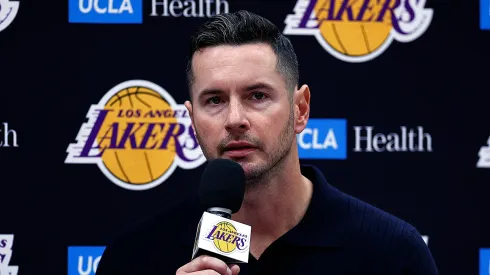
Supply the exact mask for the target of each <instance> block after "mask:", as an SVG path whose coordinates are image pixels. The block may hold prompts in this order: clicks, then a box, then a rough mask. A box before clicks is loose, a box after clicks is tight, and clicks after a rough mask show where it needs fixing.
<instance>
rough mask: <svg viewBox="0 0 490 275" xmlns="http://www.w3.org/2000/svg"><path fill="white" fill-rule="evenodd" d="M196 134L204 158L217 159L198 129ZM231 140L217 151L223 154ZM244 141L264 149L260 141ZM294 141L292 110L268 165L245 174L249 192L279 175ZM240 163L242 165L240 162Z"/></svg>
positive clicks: (223, 143) (249, 169)
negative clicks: (222, 151) (224, 148)
mask: <svg viewBox="0 0 490 275" xmlns="http://www.w3.org/2000/svg"><path fill="white" fill-rule="evenodd" d="M195 132H196V133H195V134H196V138H197V140H198V141H199V144H200V146H201V150H202V152H203V154H204V157H205V158H206V159H207V160H212V159H216V158H217V157H216V156H213V154H211V150H209V148H208V146H207V145H206V143H204V142H203V140H202V138H201V135H200V134H199V131H198V129H197V128H196V129H195ZM229 140H232V139H226V140H223V141H222V142H221V143H220V145H219V146H218V147H219V148H218V150H217V151H218V152H221V149H222V148H223V146H225V145H226V143H228V141H229ZM241 140H242V139H241ZM244 140H247V141H249V142H251V143H253V144H259V148H262V147H261V146H260V145H261V144H262V143H261V142H260V141H258V140H255V141H254V139H244ZM293 140H294V113H293V108H290V111H289V118H288V121H287V124H286V125H285V127H284V128H283V129H282V131H281V133H280V135H279V138H278V140H277V143H276V144H277V145H278V146H279V147H278V148H277V149H276V150H274V151H273V152H271V153H266V155H267V157H268V158H267V159H268V160H267V161H266V163H258V164H249V165H248V167H247V171H246V173H245V188H246V189H247V191H249V190H252V189H255V188H257V187H261V186H263V185H265V184H267V182H268V179H270V178H271V176H273V175H274V174H277V173H279V172H280V171H282V170H283V169H284V164H285V160H286V158H287V156H288V155H289V154H290V152H291V148H292V143H293ZM220 148H221V149H220ZM263 152H264V153H265V151H263ZM238 163H240V161H238Z"/></svg>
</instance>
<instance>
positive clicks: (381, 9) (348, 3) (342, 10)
mask: <svg viewBox="0 0 490 275" xmlns="http://www.w3.org/2000/svg"><path fill="white" fill-rule="evenodd" d="M425 1H426V0H417V1H412V0H387V1H375V0H298V2H297V3H296V6H295V8H294V11H295V14H290V15H288V16H287V18H286V20H285V23H286V27H285V29H284V34H286V35H311V36H315V37H316V39H317V41H318V42H319V43H320V45H321V46H322V47H323V48H324V49H325V50H326V51H327V52H328V53H330V54H331V55H333V56H334V57H336V58H337V59H340V60H342V61H346V62H353V63H354V62H366V61H369V60H372V59H374V58H376V57H378V56H379V55H380V54H381V53H383V52H384V51H385V50H386V49H387V48H388V47H389V46H390V45H391V43H392V41H393V40H396V41H398V42H404V43H406V42H411V41H414V40H415V39H417V38H418V37H420V36H421V35H422V34H423V33H424V32H425V31H426V30H427V28H428V26H429V24H430V22H431V21H432V14H433V11H432V9H427V8H425Z"/></svg>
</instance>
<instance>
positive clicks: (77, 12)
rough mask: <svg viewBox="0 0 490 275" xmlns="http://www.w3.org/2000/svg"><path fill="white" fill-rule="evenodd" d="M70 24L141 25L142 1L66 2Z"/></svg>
mask: <svg viewBox="0 0 490 275" xmlns="http://www.w3.org/2000/svg"><path fill="white" fill-rule="evenodd" d="M68 1H69V2H68V21H69V22H70V23H94V24H141V23H143V4H142V2H143V0H68Z"/></svg>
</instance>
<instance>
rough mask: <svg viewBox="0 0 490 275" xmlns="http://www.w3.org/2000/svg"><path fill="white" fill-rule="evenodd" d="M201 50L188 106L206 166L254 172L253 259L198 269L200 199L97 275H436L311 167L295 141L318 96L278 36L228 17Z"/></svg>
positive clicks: (389, 223) (159, 222) (410, 244)
mask: <svg viewBox="0 0 490 275" xmlns="http://www.w3.org/2000/svg"><path fill="white" fill-rule="evenodd" d="M191 46H192V51H191V60H190V63H189V66H188V80H189V89H190V96H191V99H190V101H187V102H186V103H185V105H186V107H187V109H188V111H189V114H190V116H191V118H192V124H193V128H194V131H195V132H196V136H197V139H198V141H199V144H200V146H201V148H202V150H203V152H204V155H205V157H206V158H207V159H208V160H210V159H215V158H228V159H231V160H234V161H236V162H238V163H239V164H240V165H241V166H242V167H243V169H244V171H245V176H246V192H245V197H244V201H243V204H242V207H241V209H240V211H239V212H237V213H236V214H234V215H233V216H232V219H233V220H235V221H238V222H241V223H244V224H248V225H250V226H251V228H252V234H251V236H252V237H251V244H250V261H249V263H247V264H238V265H229V266H228V265H226V264H225V263H224V262H222V261H221V260H218V259H216V258H213V257H209V256H201V257H199V258H197V259H194V260H192V261H190V256H191V253H192V245H193V242H194V237H195V233H196V225H197V222H198V220H199V218H200V216H201V215H202V212H200V211H199V208H198V203H197V200H196V199H194V200H191V201H189V202H186V203H185V204H182V205H180V206H178V207H176V208H175V209H172V210H170V211H167V212H165V213H162V215H161V216H159V217H155V218H154V219H152V220H150V221H148V222H146V223H145V224H143V225H141V226H140V227H139V228H137V229H136V230H135V231H134V232H132V233H129V234H127V235H126V236H123V237H121V238H118V239H117V240H116V241H115V242H114V243H113V244H111V245H109V246H108V247H107V249H106V251H105V252H104V255H103V257H102V260H101V262H100V264H99V266H98V270H97V274H98V275H105V274H195V275H197V274H221V275H226V274H233V275H236V274H238V272H239V273H240V274H336V275H337V274H356V275H361V274H376V275H381V274H418V275H425V274H437V269H436V266H435V263H434V260H433V258H432V256H431V253H430V252H429V249H428V247H427V245H426V244H425V243H424V241H423V239H422V237H421V236H420V234H419V233H418V232H417V230H416V229H415V228H414V227H413V226H411V225H410V224H408V223H406V222H404V221H402V220H400V219H398V218H396V217H394V216H392V215H390V214H387V213H385V212H383V211H381V210H379V209H377V208H375V207H373V206H371V205H368V204H366V203H365V202H362V201H360V200H358V199H356V198H353V197H351V196H349V195H347V194H344V193H342V192H340V191H339V190H337V189H336V188H334V187H333V186H331V185H329V184H328V183H327V182H326V180H325V178H324V177H323V175H322V173H321V172H320V171H319V170H318V169H316V168H315V167H313V166H301V165H300V163H299V157H298V150H297V145H296V134H298V133H301V131H303V130H304V128H305V127H306V124H307V121H308V118H309V112H310V90H309V88H308V86H306V85H303V86H301V87H298V62H297V59H296V55H295V53H294V50H293V47H292V45H291V43H290V41H289V40H288V39H287V38H286V37H284V36H283V35H282V34H281V32H280V31H279V30H278V29H277V28H276V26H274V25H273V24H272V23H271V22H269V21H268V20H266V19H264V18H262V17H260V16H257V15H255V14H252V13H249V12H246V11H240V12H236V13H231V14H222V15H218V16H215V17H214V18H212V19H210V21H209V22H207V23H206V24H205V25H204V26H203V27H202V28H201V29H200V30H199V31H198V33H197V34H196V35H195V36H194V37H193V38H192V43H191ZM181 217H185V219H182V218H181ZM170 221H171V223H172V224H169V222H170ZM175 221H179V222H178V223H176V224H175V223H174V222H175Z"/></svg>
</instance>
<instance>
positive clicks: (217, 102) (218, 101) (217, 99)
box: [206, 96, 221, 105]
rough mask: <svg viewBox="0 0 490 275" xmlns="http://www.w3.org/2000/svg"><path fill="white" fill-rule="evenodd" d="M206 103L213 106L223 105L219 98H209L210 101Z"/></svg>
mask: <svg viewBox="0 0 490 275" xmlns="http://www.w3.org/2000/svg"><path fill="white" fill-rule="evenodd" d="M206 103H211V104H214V105H216V104H220V103H221V99H220V98H219V97H217V96H213V97H211V98H209V99H208V100H206Z"/></svg>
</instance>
